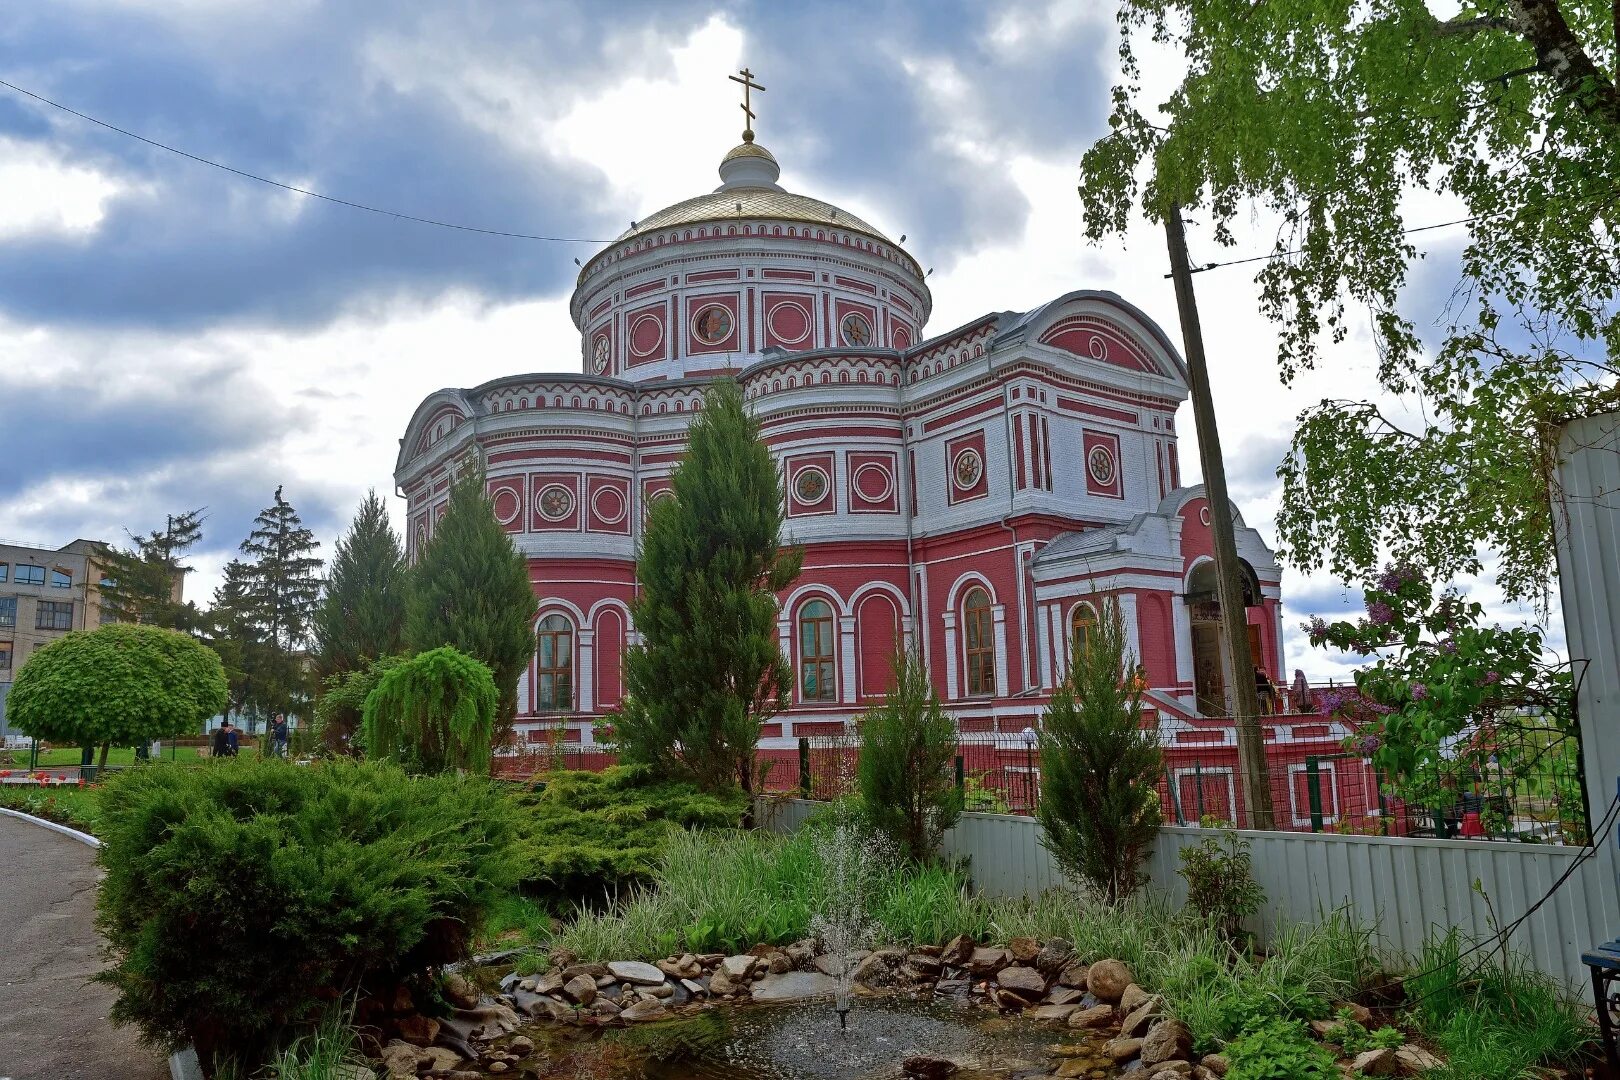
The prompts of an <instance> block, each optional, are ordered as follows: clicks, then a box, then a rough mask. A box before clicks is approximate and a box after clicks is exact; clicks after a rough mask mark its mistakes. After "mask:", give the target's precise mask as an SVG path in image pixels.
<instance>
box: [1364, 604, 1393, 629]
mask: <svg viewBox="0 0 1620 1080" xmlns="http://www.w3.org/2000/svg"><path fill="white" fill-rule="evenodd" d="M1367 619H1368V621H1370V622H1371V623H1372V624H1373V625H1374V626H1388V625H1389V624H1390V623H1391V622H1394V621H1395V609H1394V608H1392V607H1390V606H1389V605H1388V604H1386V603H1384V602H1383V601H1382V600H1374V601H1373V602H1372V603H1370V604H1368V605H1367Z"/></svg>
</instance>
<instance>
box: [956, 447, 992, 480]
mask: <svg viewBox="0 0 1620 1080" xmlns="http://www.w3.org/2000/svg"><path fill="white" fill-rule="evenodd" d="M951 475H953V476H954V477H956V486H957V487H959V488H962V489H964V490H966V489H968V488H971V487H973V486H974V485H976V484H977V483H978V482H979V477H981V476H983V475H984V459H983V458H981V457H979V452H978V451H977V450H975V449H973V448H972V447H971V446H970V447H968V448H967V449H965V450H963V451H962V452H961V453H959V454H957V455H956V461H955V462H953V463H952V465H951Z"/></svg>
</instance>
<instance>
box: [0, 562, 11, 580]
mask: <svg viewBox="0 0 1620 1080" xmlns="http://www.w3.org/2000/svg"><path fill="white" fill-rule="evenodd" d="M10 579H11V564H10V563H3V562H0V581H9V580H10Z"/></svg>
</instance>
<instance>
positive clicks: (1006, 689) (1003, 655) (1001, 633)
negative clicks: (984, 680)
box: [990, 604, 1012, 697]
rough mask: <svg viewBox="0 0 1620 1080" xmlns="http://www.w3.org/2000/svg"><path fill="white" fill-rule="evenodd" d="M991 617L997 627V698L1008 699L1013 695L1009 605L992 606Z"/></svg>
mask: <svg viewBox="0 0 1620 1080" xmlns="http://www.w3.org/2000/svg"><path fill="white" fill-rule="evenodd" d="M990 615H991V618H993V619H994V620H995V626H996V696H997V697H1006V696H1007V695H1008V694H1010V693H1012V686H1011V684H1010V683H1008V681H1007V605H1006V604H995V605H992V606H991V608H990Z"/></svg>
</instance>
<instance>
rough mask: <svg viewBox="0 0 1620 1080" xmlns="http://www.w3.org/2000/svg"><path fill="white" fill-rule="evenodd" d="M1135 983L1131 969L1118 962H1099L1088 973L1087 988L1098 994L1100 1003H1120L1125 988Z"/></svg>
mask: <svg viewBox="0 0 1620 1080" xmlns="http://www.w3.org/2000/svg"><path fill="white" fill-rule="evenodd" d="M1135 981H1136V977H1135V976H1133V975H1132V974H1131V969H1130V968H1128V967H1126V966H1125V965H1124V964H1122V963H1120V962H1119V961H1118V960H1099V961H1097V962H1096V963H1095V964H1092V965H1091V970H1089V971H1088V972H1086V988H1087V989H1088V990H1090V991H1091V992H1092V993H1093V994H1096V995H1097V998H1098V1000H1099V1001H1107V1002H1110V1003H1112V1002H1115V1001H1118V1000H1119V999H1120V995H1122V994H1124V993H1125V988H1126V987H1127V986H1129V985H1131V983H1133V982H1135Z"/></svg>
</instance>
